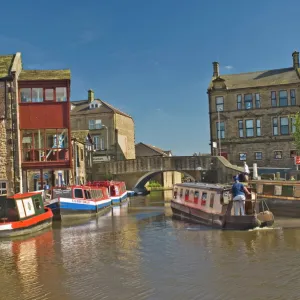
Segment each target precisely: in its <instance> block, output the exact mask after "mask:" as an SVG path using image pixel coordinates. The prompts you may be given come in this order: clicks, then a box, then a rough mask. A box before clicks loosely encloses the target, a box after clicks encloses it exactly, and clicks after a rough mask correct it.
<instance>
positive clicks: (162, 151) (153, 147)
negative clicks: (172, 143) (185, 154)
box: [135, 143, 171, 156]
mask: <svg viewBox="0 0 300 300" xmlns="http://www.w3.org/2000/svg"><path fill="white" fill-rule="evenodd" d="M138 145H144V146H146V147H148V148H150V149H151V150H153V151H155V152H157V153H158V154H160V155H163V156H169V153H171V150H168V151H165V150H162V149H160V148H158V147H156V146H152V145H149V144H145V143H138V144H136V145H135V146H138Z"/></svg>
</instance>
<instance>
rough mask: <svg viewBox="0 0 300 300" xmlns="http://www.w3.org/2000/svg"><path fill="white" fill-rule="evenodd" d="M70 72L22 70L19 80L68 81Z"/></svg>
mask: <svg viewBox="0 0 300 300" xmlns="http://www.w3.org/2000/svg"><path fill="white" fill-rule="evenodd" d="M70 79H71V71H70V70H68V69H67V70H22V71H21V74H20V76H19V80H21V81H22V80H23V81H25V80H70Z"/></svg>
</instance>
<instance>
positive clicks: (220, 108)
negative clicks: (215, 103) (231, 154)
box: [217, 107, 223, 156]
mask: <svg viewBox="0 0 300 300" xmlns="http://www.w3.org/2000/svg"><path fill="white" fill-rule="evenodd" d="M222 110H223V109H222V107H218V108H217V111H218V139H219V156H221V153H222V152H221V122H220V111H222Z"/></svg>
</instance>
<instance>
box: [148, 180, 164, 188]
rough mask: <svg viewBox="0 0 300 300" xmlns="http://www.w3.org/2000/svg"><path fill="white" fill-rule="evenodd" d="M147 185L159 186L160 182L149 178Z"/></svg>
mask: <svg viewBox="0 0 300 300" xmlns="http://www.w3.org/2000/svg"><path fill="white" fill-rule="evenodd" d="M148 187H161V184H160V183H159V182H157V181H155V180H150V181H149V184H148Z"/></svg>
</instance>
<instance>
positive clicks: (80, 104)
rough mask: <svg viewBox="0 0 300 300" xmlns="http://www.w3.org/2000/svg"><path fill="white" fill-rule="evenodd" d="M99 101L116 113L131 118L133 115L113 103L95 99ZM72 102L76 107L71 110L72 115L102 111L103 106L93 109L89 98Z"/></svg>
mask: <svg viewBox="0 0 300 300" xmlns="http://www.w3.org/2000/svg"><path fill="white" fill-rule="evenodd" d="M95 100H97V101H100V102H101V103H102V104H103V105H104V106H106V107H107V108H109V109H111V110H112V111H113V112H114V113H116V114H119V115H123V116H125V117H128V118H131V119H132V117H131V116H130V115H128V114H126V113H124V112H123V111H121V110H119V109H117V108H115V107H114V106H112V105H111V104H109V103H107V102H105V101H103V100H101V99H95ZM71 104H72V105H74V106H75V107H74V108H73V109H72V110H71V115H82V114H84V115H88V114H90V113H93V114H97V113H100V112H101V107H97V108H93V109H89V105H90V103H89V101H88V100H79V101H71Z"/></svg>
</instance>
